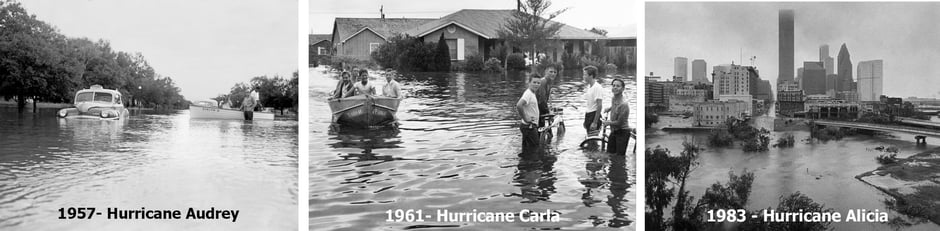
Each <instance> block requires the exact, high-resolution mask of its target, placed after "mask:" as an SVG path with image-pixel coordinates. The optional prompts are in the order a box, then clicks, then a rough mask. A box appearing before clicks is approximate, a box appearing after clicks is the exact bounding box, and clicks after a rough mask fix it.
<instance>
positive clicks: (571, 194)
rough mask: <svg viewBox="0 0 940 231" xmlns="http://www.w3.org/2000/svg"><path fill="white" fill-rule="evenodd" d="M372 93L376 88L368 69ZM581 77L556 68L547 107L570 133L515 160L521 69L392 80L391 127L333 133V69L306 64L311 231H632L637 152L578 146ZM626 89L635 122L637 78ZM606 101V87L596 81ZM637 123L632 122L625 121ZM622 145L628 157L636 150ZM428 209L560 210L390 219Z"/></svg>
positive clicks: (430, 211)
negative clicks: (529, 217)
mask: <svg viewBox="0 0 940 231" xmlns="http://www.w3.org/2000/svg"><path fill="white" fill-rule="evenodd" d="M371 75H372V80H371V81H373V82H374V83H377V84H378V86H377V88H378V89H381V88H380V87H381V86H382V85H384V84H385V82H386V81H385V79H384V78H379V77H380V73H376V72H372V73H371ZM580 75H581V73H580V71H574V72H565V73H564V74H563V75H562V76H563V77H561V80H560V81H558V83H556V94H555V95H554V96H553V97H554V99H555V100H554V101H553V102H552V103H553V105H554V106H555V107H561V108H563V109H564V110H565V113H564V116H565V121H566V123H565V124H566V125H567V126H566V128H567V129H566V130H567V132H566V133H565V134H563V135H560V134H557V135H556V136H555V139H553V140H552V143H551V144H550V145H549V147H548V149H547V150H546V151H547V153H548V155H547V156H546V157H544V158H534V159H533V158H520V156H519V155H518V154H519V153H521V147H520V146H521V139H520V138H521V135H520V133H519V129H518V128H517V127H516V126H514V123H515V121H516V120H517V119H518V118H517V117H516V116H515V108H514V106H515V103H516V101H517V100H518V99H519V97H520V96H521V95H522V92H523V90H524V89H525V87H524V83H523V82H524V77H523V76H522V75H521V74H520V73H512V74H509V75H508V76H504V75H501V74H464V73H399V77H398V78H397V80H398V81H399V82H400V83H402V85H403V91H404V92H406V95H407V98H406V99H405V100H403V101H402V103H401V105H400V107H399V112H398V118H399V120H400V122H401V125H400V127H399V129H384V130H373V131H363V130H357V131H349V130H333V129H331V128H330V122H331V115H330V109H329V107H328V105H327V95H328V93H329V92H330V91H331V90H332V89H333V88H334V86H335V85H336V81H337V79H336V74H335V73H333V72H328V71H326V69H324V68H315V69H310V76H311V79H310V95H311V100H310V105H309V106H310V110H311V121H310V130H311V133H310V139H311V140H310V152H311V153H310V187H311V188H310V193H311V195H310V202H309V203H310V228H312V229H317V230H334V229H341V230H366V229H402V228H459V229H471V230H505V229H520V228H544V229H554V228H561V229H567V228H589V227H598V228H629V229H635V224H636V223H635V220H636V214H634V211H635V208H636V207H635V206H636V202H635V201H634V198H635V196H636V191H635V186H634V184H635V183H636V179H635V176H636V175H635V172H636V171H635V169H636V168H635V163H636V162H635V155H633V154H630V152H629V151H628V155H627V156H617V155H608V154H606V153H604V152H598V151H586V150H581V149H579V148H578V145H579V144H580V143H581V141H582V140H583V139H584V137H585V132H584V129H583V128H581V122H582V120H583V114H581V113H579V112H578V110H577V109H576V107H578V106H580V101H579V98H580V94H581V89H582V85H583V84H582V83H581V76H580ZM626 82H627V84H626V85H627V87H626V90H625V91H624V94H625V95H626V96H628V97H627V98H628V100H629V103H630V108H631V115H630V121H631V125H635V124H636V119H635V118H636V115H635V113H632V112H636V103H637V101H636V82H635V80H634V79H628V80H626ZM604 87H605V92H607V98H606V100H605V103H606V104H607V105H609V102H610V80H609V78H608V79H606V81H605V82H604ZM631 127H635V126H631ZM633 145H634V141H633V140H631V142H630V147H628V150H633ZM395 209H421V210H423V211H424V213H425V214H434V213H435V211H436V210H437V209H447V210H448V211H460V212H471V211H472V210H474V209H476V210H478V211H482V212H514V213H518V212H519V211H520V210H522V209H529V210H532V211H542V212H544V211H546V210H547V209H550V210H552V211H558V212H560V213H561V215H560V222H535V223H522V222H518V221H517V222H514V223H474V222H454V223H440V222H434V220H433V219H431V220H430V221H428V219H426V221H425V222H388V221H386V219H387V218H388V215H387V213H386V212H387V211H388V210H395Z"/></svg>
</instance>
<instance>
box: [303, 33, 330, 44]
mask: <svg viewBox="0 0 940 231" xmlns="http://www.w3.org/2000/svg"><path fill="white" fill-rule="evenodd" d="M332 36H333V35H331V34H310V35H308V36H307V39H308V44H317V43H319V42H321V41H324V40H326V41H330V40H332V38H331V37H332Z"/></svg>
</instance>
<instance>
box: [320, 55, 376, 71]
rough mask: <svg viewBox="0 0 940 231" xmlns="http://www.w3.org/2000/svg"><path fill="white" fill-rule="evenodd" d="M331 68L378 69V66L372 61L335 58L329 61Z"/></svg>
mask: <svg viewBox="0 0 940 231" xmlns="http://www.w3.org/2000/svg"><path fill="white" fill-rule="evenodd" d="M328 62H329V63H328V65H330V67H333V68H336V69H352V68H353V67H365V68H377V67H378V65H377V64H376V63H375V62H373V61H372V60H359V59H354V58H350V57H341V56H333V57H332V58H330V60H329V61H328ZM324 64H327V63H324Z"/></svg>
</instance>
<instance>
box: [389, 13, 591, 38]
mask: <svg viewBox="0 0 940 231" xmlns="http://www.w3.org/2000/svg"><path fill="white" fill-rule="evenodd" d="M514 12H516V10H475V9H466V10H460V11H457V12H454V13H452V14H449V15H447V16H444V17H441V18H440V19H435V20H431V21H429V22H426V23H424V24H421V25H420V26H417V27H413V28H410V29H409V30H407V31H405V33H406V34H409V35H412V36H418V37H420V36H424V35H426V34H428V33H431V32H434V31H436V30H438V29H440V28H443V27H444V26H447V25H450V24H452V23H455V24H457V25H458V26H460V27H463V28H464V29H467V30H469V31H471V32H473V33H475V34H477V35H480V36H482V37H484V38H487V39H495V38H498V37H499V36H498V35H497V33H496V32H497V31H499V29H500V28H502V26H503V23H505V22H506V21H507V20H509V19H511V18H512V14H513V13H514ZM552 22H554V23H559V22H555V21H552ZM557 38H559V39H604V38H606V37H604V36H603V35H600V34H596V33H594V32H590V31H586V30H582V29H578V28H575V27H572V26H568V25H565V24H563V23H562V27H561V29H560V30H558V37H557Z"/></svg>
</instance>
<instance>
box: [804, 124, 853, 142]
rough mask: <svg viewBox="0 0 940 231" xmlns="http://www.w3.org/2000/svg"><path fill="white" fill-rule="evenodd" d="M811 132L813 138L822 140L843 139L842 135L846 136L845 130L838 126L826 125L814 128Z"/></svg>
mask: <svg viewBox="0 0 940 231" xmlns="http://www.w3.org/2000/svg"><path fill="white" fill-rule="evenodd" d="M810 134H811V135H812V136H813V138H816V139H818V140H822V141H829V140H841V139H842V137H845V132H843V131H842V130H841V129H839V128H836V127H826V128H824V129H813V131H812V132H811V133H810Z"/></svg>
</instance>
